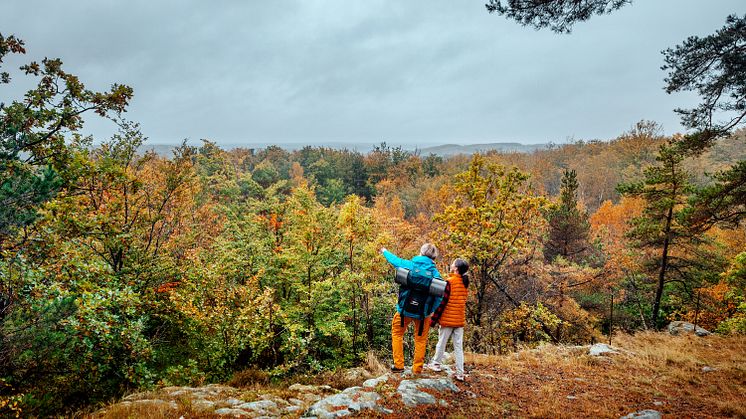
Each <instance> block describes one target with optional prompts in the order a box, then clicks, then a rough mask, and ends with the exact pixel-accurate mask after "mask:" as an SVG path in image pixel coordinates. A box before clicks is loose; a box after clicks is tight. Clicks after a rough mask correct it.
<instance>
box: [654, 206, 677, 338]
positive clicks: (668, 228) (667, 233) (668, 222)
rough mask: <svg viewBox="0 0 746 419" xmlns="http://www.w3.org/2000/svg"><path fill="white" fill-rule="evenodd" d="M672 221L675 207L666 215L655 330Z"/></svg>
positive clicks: (671, 207)
mask: <svg viewBox="0 0 746 419" xmlns="http://www.w3.org/2000/svg"><path fill="white" fill-rule="evenodd" d="M671 220H673V205H672V206H670V207H669V208H668V214H667V215H666V227H665V229H664V231H663V232H664V234H665V236H664V238H663V254H662V255H661V269H660V272H659V273H658V288H657V289H656V290H655V301H654V303H653V324H652V326H653V327H654V328H655V330H660V328H659V327H658V311H659V310H660V307H661V297H662V296H663V285H664V284H665V281H666V270H667V269H668V246H669V243H670V239H671Z"/></svg>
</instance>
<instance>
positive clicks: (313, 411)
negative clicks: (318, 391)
mask: <svg viewBox="0 0 746 419" xmlns="http://www.w3.org/2000/svg"><path fill="white" fill-rule="evenodd" d="M380 399H381V396H380V395H379V394H378V393H376V392H373V391H366V390H365V389H363V387H350V388H348V389H345V390H344V391H342V392H341V393H337V394H334V395H331V396H329V397H326V398H323V399H321V400H319V401H318V402H316V403H314V404H313V406H311V408H310V409H309V410H308V414H309V415H312V416H318V417H320V418H334V417H339V416H346V415H349V414H351V413H352V412H360V411H362V410H365V409H375V408H376V407H377V404H376V403H377V402H378V400H380Z"/></svg>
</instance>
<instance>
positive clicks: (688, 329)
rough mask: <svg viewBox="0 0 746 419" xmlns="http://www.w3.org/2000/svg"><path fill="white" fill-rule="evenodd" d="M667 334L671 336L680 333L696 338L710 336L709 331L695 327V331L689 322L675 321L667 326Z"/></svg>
mask: <svg viewBox="0 0 746 419" xmlns="http://www.w3.org/2000/svg"><path fill="white" fill-rule="evenodd" d="M668 333H670V334H672V335H674V336H675V335H679V334H682V333H694V334H695V335H697V336H700V337H702V336H707V335H711V334H712V333H710V331H708V330H706V329H703V328H701V327H699V326H697V330H694V325H693V324H691V323H689V322H682V321H675V322H671V323H669V324H668Z"/></svg>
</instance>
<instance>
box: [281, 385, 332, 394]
mask: <svg viewBox="0 0 746 419" xmlns="http://www.w3.org/2000/svg"><path fill="white" fill-rule="evenodd" d="M288 390H290V391H297V392H300V393H323V392H324V391H331V390H334V389H333V388H331V386H327V385H323V386H313V385H305V384H298V383H295V384H293V385H292V386H290V387H288Z"/></svg>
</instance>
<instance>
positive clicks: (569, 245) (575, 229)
mask: <svg viewBox="0 0 746 419" xmlns="http://www.w3.org/2000/svg"><path fill="white" fill-rule="evenodd" d="M577 194H578V179H577V174H576V173H575V170H567V169H565V172H564V174H563V176H562V187H561V194H560V203H559V205H558V206H557V207H555V208H553V209H551V210H550V211H549V213H548V216H547V220H548V221H549V237H548V239H547V241H546V243H544V258H545V259H546V260H547V262H551V261H552V260H554V258H556V257H557V256H562V257H563V258H565V259H566V260H569V261H572V262H575V263H581V262H583V261H584V260H585V259H586V257H587V256H588V255H589V253H590V250H591V245H590V243H589V242H588V234H589V232H590V223H589V222H588V214H587V213H586V212H585V211H581V210H580V209H578V199H577Z"/></svg>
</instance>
